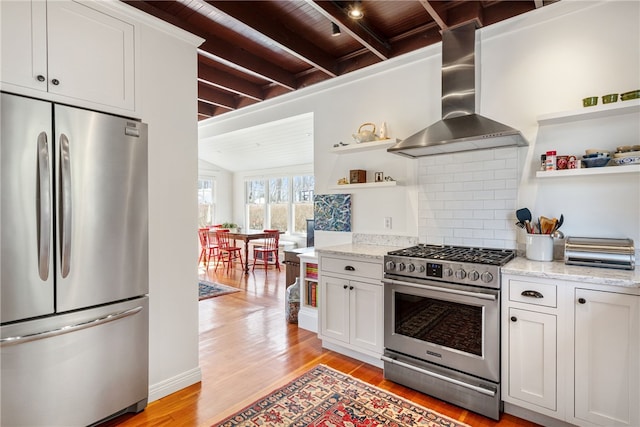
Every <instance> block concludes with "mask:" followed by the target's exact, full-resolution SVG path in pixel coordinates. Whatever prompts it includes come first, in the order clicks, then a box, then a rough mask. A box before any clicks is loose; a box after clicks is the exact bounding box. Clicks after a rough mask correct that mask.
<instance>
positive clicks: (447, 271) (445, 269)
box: [442, 267, 453, 277]
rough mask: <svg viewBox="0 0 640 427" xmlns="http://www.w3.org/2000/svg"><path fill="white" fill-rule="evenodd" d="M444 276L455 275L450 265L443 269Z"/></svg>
mask: <svg viewBox="0 0 640 427" xmlns="http://www.w3.org/2000/svg"><path fill="white" fill-rule="evenodd" d="M442 276H443V277H451V276H453V270H452V269H451V268H449V267H445V268H444V270H442Z"/></svg>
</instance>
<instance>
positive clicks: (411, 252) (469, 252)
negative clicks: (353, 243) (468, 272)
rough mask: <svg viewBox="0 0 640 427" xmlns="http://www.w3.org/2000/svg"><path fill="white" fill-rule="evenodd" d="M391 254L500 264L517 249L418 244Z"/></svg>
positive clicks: (513, 254)
mask: <svg viewBox="0 0 640 427" xmlns="http://www.w3.org/2000/svg"><path fill="white" fill-rule="evenodd" d="M389 255H395V256H406V257H413V258H430V259H437V260H442V261H452V262H469V263H475V264H487V265H498V266H500V265H504V264H506V263H507V262H508V261H510V260H512V259H513V258H514V257H515V251H513V250H511V249H491V248H474V247H466V246H437V245H417V246H413V247H410V248H405V249H400V250H397V251H392V252H389Z"/></svg>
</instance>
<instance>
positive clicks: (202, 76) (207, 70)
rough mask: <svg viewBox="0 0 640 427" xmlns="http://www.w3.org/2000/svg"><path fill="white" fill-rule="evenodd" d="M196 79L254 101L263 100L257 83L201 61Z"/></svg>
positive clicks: (262, 94)
mask: <svg viewBox="0 0 640 427" xmlns="http://www.w3.org/2000/svg"><path fill="white" fill-rule="evenodd" d="M198 81H201V82H203V83H207V84H209V85H211V86H214V87H217V88H219V89H222V90H226V91H229V92H233V93H235V94H237V95H240V96H246V97H248V98H251V99H255V100H256V101H264V99H265V96H264V93H263V92H262V88H261V87H260V86H259V85H256V84H253V83H251V82H249V81H247V80H245V79H242V78H239V77H235V76H232V75H230V74H227V73H225V72H223V71H220V70H217V69H215V68H213V67H210V66H208V65H205V64H203V63H202V62H201V61H198Z"/></svg>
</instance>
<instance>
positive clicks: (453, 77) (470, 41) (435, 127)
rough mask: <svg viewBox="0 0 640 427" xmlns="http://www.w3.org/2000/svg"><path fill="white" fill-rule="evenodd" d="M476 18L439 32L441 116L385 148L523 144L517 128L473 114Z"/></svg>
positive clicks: (416, 152)
mask: <svg viewBox="0 0 640 427" xmlns="http://www.w3.org/2000/svg"><path fill="white" fill-rule="evenodd" d="M475 33H476V25H475V22H470V23H468V24H465V25H463V26H460V27H457V28H455V29H449V30H444V31H443V33H442V120H439V121H437V122H436V123H434V124H432V125H431V126H429V127H427V128H426V129H424V130H422V131H420V132H418V133H416V134H415V135H412V136H410V137H408V138H406V139H404V140H402V141H400V142H399V143H398V144H396V145H394V146H393V147H390V148H388V149H387V151H388V152H390V153H394V154H399V155H403V156H407V157H412V158H416V157H423V156H431V155H436V154H444V153H456V152H461V151H473V150H484V149H489V148H499V147H511V146H518V147H522V146H526V145H528V144H527V141H526V140H525V139H524V137H523V136H522V134H521V133H520V131H518V130H516V129H514V128H512V127H510V126H507V125H504V124H502V123H499V122H496V121H494V120H491V119H488V118H486V117H483V116H481V115H479V114H476V112H475V107H476V105H475V104H476V89H475V82H476V67H475Z"/></svg>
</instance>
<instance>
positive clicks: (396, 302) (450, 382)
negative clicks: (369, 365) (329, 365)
mask: <svg viewBox="0 0 640 427" xmlns="http://www.w3.org/2000/svg"><path fill="white" fill-rule="evenodd" d="M514 257H515V251H513V250H507V249H486V248H472V247H462V246H434V245H418V246H414V247H410V248H407V249H402V250H398V251H392V252H389V253H388V254H387V255H386V256H385V257H384V273H385V274H384V279H383V286H384V346H385V352H384V355H383V357H382V360H383V361H384V376H385V378H387V379H389V380H391V381H394V382H397V383H400V384H403V385H406V386H408V387H411V388H413V389H416V390H419V391H422V392H424V393H426V394H429V395H431V396H434V397H437V398H439V399H442V400H445V401H447V402H450V403H453V404H456V405H458V406H461V407H463V408H466V409H469V410H472V411H474V412H477V413H480V414H482V415H485V416H487V417H490V418H493V419H496V420H497V419H499V417H500V411H501V400H500V267H501V266H502V265H504V264H506V263H507V262H508V261H510V260H511V259H513V258H514Z"/></svg>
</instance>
